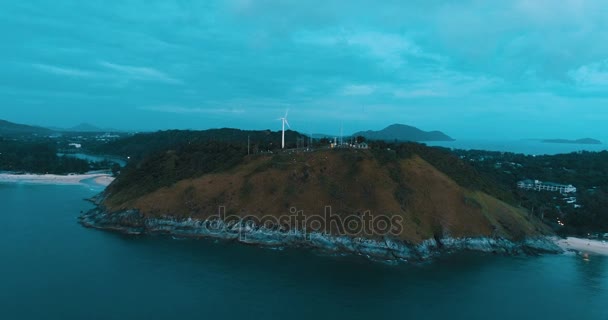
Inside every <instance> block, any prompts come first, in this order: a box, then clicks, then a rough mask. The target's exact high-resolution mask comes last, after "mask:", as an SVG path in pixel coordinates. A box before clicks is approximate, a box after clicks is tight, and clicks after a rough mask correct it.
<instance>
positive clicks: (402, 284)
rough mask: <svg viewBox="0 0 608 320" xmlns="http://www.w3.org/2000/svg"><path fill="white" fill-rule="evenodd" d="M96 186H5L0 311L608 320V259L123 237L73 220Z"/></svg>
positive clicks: (40, 315) (76, 315)
mask: <svg viewBox="0 0 608 320" xmlns="http://www.w3.org/2000/svg"><path fill="white" fill-rule="evenodd" d="M97 191H98V190H97ZM95 192H96V190H90V189H87V188H85V187H78V186H37V185H9V184H0V240H1V243H0V257H1V261H0V319H256V318H260V317H267V318H269V319H271V318H282V319H312V318H319V319H327V318H335V319H387V318H390V319H601V320H606V319H608V259H607V258H604V257H592V258H591V261H589V262H585V261H582V260H581V259H580V258H578V257H577V256H572V255H570V256H568V255H560V256H541V257H500V256H485V255H476V254H469V255H457V256H453V257H449V258H444V259H442V260H440V261H436V262H434V263H432V264H426V265H417V266H411V265H400V266H389V265H383V264H379V263H371V262H368V261H365V260H363V259H360V258H356V257H346V258H345V257H327V256H319V255H316V254H314V253H311V252H308V251H305V250H295V249H293V250H283V251H277V250H269V249H261V248H255V247H249V246H243V245H237V244H231V243H215V242H214V241H207V240H204V241H194V240H183V241H180V240H173V239H171V238H167V237H145V236H141V237H130V236H122V235H118V234H113V233H109V232H103V231H97V230H91V229H85V228H83V227H81V226H80V225H79V224H78V223H77V217H78V215H79V213H80V211H81V210H86V209H87V208H89V207H90V204H88V203H86V202H84V201H82V199H83V198H86V197H90V196H92V195H93V194H94V193H95Z"/></svg>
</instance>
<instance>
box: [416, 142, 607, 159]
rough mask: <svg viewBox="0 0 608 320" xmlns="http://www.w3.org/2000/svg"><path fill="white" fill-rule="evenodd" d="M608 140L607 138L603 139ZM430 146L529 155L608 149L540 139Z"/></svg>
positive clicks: (446, 143) (597, 145)
mask: <svg viewBox="0 0 608 320" xmlns="http://www.w3.org/2000/svg"><path fill="white" fill-rule="evenodd" d="M602 141H607V140H602ZM426 144H427V145H429V146H437V147H445V148H451V149H464V150H470V149H474V150H489V151H499V152H514V153H523V154H529V155H544V154H548V155H554V154H560V153H571V152H578V151H593V152H598V151H604V150H608V145H606V144H568V143H544V142H541V141H540V140H504V141H498V140H481V139H480V140H467V139H464V140H456V141H433V142H428V143H426Z"/></svg>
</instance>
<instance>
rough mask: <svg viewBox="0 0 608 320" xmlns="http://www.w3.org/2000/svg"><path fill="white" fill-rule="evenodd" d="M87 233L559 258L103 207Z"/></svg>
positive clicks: (523, 248)
mask: <svg viewBox="0 0 608 320" xmlns="http://www.w3.org/2000/svg"><path fill="white" fill-rule="evenodd" d="M80 223H81V224H82V225H84V226H85V227H89V228H96V229H103V230H111V231H116V232H121V233H125V234H134V235H137V234H166V235H172V236H174V237H181V238H217V239H224V240H232V241H237V242H241V243H245V244H252V245H260V246H271V247H306V248H313V249H320V250H321V251H324V252H328V253H335V254H355V255H361V256H364V257H367V258H369V259H373V260H382V261H412V262H417V261H424V260H428V259H432V258H435V257H438V256H440V255H442V254H449V253H452V252H457V251H478V252H487V253H498V254H505V255H521V254H542V253H562V252H563V250H562V249H561V248H560V247H559V246H557V245H556V244H555V242H554V241H553V240H552V239H551V238H549V237H537V238H528V239H525V240H523V241H519V242H513V241H510V240H507V239H502V238H487V237H472V238H442V239H428V240H425V241H423V242H422V243H420V244H410V243H407V242H404V241H401V240H396V239H391V238H388V237H385V238H383V239H369V238H361V237H351V236H334V235H328V234H325V233H318V232H312V233H304V232H302V231H294V230H281V229H269V228H265V227H263V226H256V225H253V224H251V223H248V222H238V223H233V224H226V223H224V222H223V221H220V220H195V219H184V220H177V219H174V218H170V217H164V218H146V217H143V216H142V215H140V213H139V212H138V211H136V210H126V211H122V212H116V213H108V212H107V211H106V210H105V209H104V208H103V207H102V206H99V207H97V208H95V209H92V210H90V211H89V212H87V213H85V214H83V215H82V216H81V217H80Z"/></svg>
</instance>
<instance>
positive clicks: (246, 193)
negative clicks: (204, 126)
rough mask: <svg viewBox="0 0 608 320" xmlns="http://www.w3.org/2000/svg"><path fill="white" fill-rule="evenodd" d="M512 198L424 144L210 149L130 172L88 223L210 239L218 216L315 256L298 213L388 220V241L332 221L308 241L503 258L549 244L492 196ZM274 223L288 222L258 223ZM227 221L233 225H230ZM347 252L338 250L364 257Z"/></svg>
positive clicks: (155, 159) (209, 145)
mask: <svg viewBox="0 0 608 320" xmlns="http://www.w3.org/2000/svg"><path fill="white" fill-rule="evenodd" d="M440 168H441V169H440ZM502 191H504V190H500V188H496V185H494V184H493V183H492V182H491V181H487V180H486V178H485V177H483V176H480V175H479V174H478V173H476V171H475V170H474V169H473V168H472V167H470V166H469V165H468V164H466V163H464V162H462V161H461V160H460V159H459V158H457V157H455V156H452V155H450V154H449V153H448V152H446V151H443V150H440V149H435V148H428V147H426V146H424V145H419V144H413V143H410V144H402V145H399V146H397V145H394V146H391V148H386V146H384V145H381V144H380V145H379V146H378V147H377V148H374V149H371V150H354V149H345V150H329V149H323V150H317V151H314V152H280V153H275V154H258V155H250V156H247V155H246V153H245V150H244V149H243V147H242V145H241V146H238V145H230V144H229V143H225V142H218V141H207V142H205V143H199V144H197V145H194V146H193V145H192V144H190V145H189V146H187V147H186V146H184V147H182V148H177V149H175V150H163V151H160V152H157V153H154V154H152V155H150V156H147V157H145V158H144V159H143V160H142V161H140V162H139V163H137V164H134V163H132V164H131V165H130V166H129V167H128V168H127V169H125V172H123V173H121V175H120V176H119V177H118V179H117V180H116V181H115V182H114V183H113V184H112V185H110V186H109V187H108V189H107V190H106V193H105V194H104V196H103V198H102V202H101V203H100V206H99V208H97V209H95V210H93V211H91V212H89V213H87V214H85V215H84V216H83V217H82V222H83V224H85V225H87V226H92V227H97V228H103V229H112V230H122V231H124V232H130V233H133V232H135V233H140V232H153V233H154V232H161V233H171V234H175V235H178V236H180V235H187V236H195V237H199V236H210V234H209V233H208V232H207V231H206V229H205V227H202V226H208V224H209V223H212V221H216V222H214V223H218V222H217V221H218V220H217V219H218V217H217V213H218V210H220V211H221V210H224V212H225V213H226V214H227V215H228V216H231V217H236V218H240V219H243V221H244V222H243V221H241V222H239V223H245V224H246V225H247V223H249V227H247V228H253V229H251V230H253V231H251V230H250V231H251V232H249V236H252V237H254V238H256V239H257V240H251V239H250V240H251V241H252V242H251V243H261V244H273V245H277V244H295V245H305V246H308V245H310V243H308V242H301V241H297V242H296V243H292V242H290V241H292V240H293V239H292V238H290V237H289V236H286V234H289V232H290V231H293V230H294V229H295V230H296V231H297V230H300V229H298V227H297V226H294V225H292V224H291V220H289V221H285V220H282V219H285V217H287V216H289V214H290V213H295V211H298V212H302V213H303V215H304V216H306V217H307V219H308V218H310V217H313V216H323V215H324V214H326V213H327V210H328V208H331V213H332V214H335V215H336V216H337V217H338V219H344V220H341V221H346V220H348V219H352V218H357V217H359V218H361V219H363V217H366V216H369V217H370V219H371V220H372V221H376V220H378V219H383V218H387V217H390V218H391V222H393V221H398V226H399V228H395V229H394V230H393V229H392V227H394V226H395V225H394V224H391V230H392V231H395V233H392V234H391V235H390V236H387V235H386V234H385V233H382V232H377V231H376V229H372V231H371V232H364V231H363V230H358V231H357V232H355V233H349V234H348V235H346V236H344V232H343V231H344V230H343V229H341V227H340V225H334V224H332V222H330V221H329V220H327V219H325V220H321V221H316V224H314V223H313V222H312V221H311V220H305V221H306V222H305V227H304V230H308V231H309V232H310V231H311V230H313V231H314V230H324V233H323V234H324V235H326V236H327V237H329V238H324V239H326V241H325V240H324V241H325V242H324V244H319V245H313V246H315V247H324V248H327V246H330V247H333V246H335V245H337V244H336V241H338V242H339V243H343V242H344V241H346V242H350V241H361V240H355V239H369V241H372V242H373V243H375V245H377V246H380V247H384V246H388V244H387V242H386V241H388V240H387V239H389V238H390V239H391V240H390V241H397V243H400V245H398V246H400V248H402V249H403V250H406V249H407V248H410V246H418V247H416V248H418V249H416V250H423V249H420V248H422V247H420V246H423V247H424V246H427V245H429V243H433V245H432V246H434V247H435V248H436V249H437V248H439V249H441V248H442V247H443V246H446V248H447V247H455V246H463V248H470V247H475V248H478V249H479V248H482V250H490V251H492V250H499V251H503V252H505V250H506V251H509V250H516V249H515V248H518V247H517V246H516V245H515V244H514V243H515V242H523V241H528V240H529V239H532V238H537V237H541V236H543V235H546V234H550V233H551V231H549V229H547V228H546V227H545V226H544V225H543V224H542V223H541V222H539V221H538V220H537V219H536V218H535V217H534V216H532V215H529V214H528V213H527V212H526V211H525V210H522V209H519V208H516V207H514V206H512V205H510V204H508V203H507V202H505V201H502V200H499V199H498V198H497V197H496V196H494V195H499V196H500V195H501V193H502ZM492 194H494V195H492ZM507 198H508V196H507V197H505V200H507ZM349 217H350V218H349ZM265 219H270V220H272V219H274V220H273V221H278V222H275V223H271V224H269V225H267V224H263V222H260V221H266V220H265ZM289 219H291V218H289ZM219 221H220V223H226V224H229V222H228V221H226V220H225V219H223V218H220V220H219ZM256 221H257V222H256ZM281 221H282V222H281ZM309 221H310V222H309ZM308 223H310V225H308ZM260 224H262V225H260ZM237 225H238V228H239V230H240V228H243V226H242V225H241V224H237ZM237 225H235V224H229V225H228V226H229V228H230V230H231V231H225V232H224V233H222V234H211V236H218V237H229V235H228V234H231V233H232V232H234V230H235V229H234V228H236V226H237ZM301 227H302V225H300V228H301ZM392 231H391V232H392ZM277 235H280V237H278V238H277ZM324 237H325V236H324ZM387 237H389V238H387ZM289 239H292V240H289ZM472 239H473V240H472ZM285 241H287V242H285ZM327 241H329V242H327ZM429 241H430V242H429ZM479 241H481V242H479ZM330 243H331V244H330ZM391 243H392V242H391ZM506 243H508V245H506ZM337 246H338V247H340V249H337V250H338V251H348V252H353V251H356V252H359V253H361V251H357V250H359V249H357V250H351V249H352V248H351V249H348V248H349V247H348V246H346V247H343V246H342V245H337ZM477 246H479V247H477ZM509 248H510V249H509ZM334 249H335V248H334ZM439 249H437V250H439ZM379 250H380V251H382V252H384V253H378V254H376V253H374V254H371V255H372V256H382V257H385V254H386V252H388V251H390V252H393V251H394V250H393V249H390V248H389V249H387V248H384V249H379ZM387 250H388V251H387ZM400 250H401V249H400ZM408 250H409V249H408ZM417 252H418V251H417ZM509 252H510V251H509ZM393 253H394V252H393ZM393 253H391V254H393Z"/></svg>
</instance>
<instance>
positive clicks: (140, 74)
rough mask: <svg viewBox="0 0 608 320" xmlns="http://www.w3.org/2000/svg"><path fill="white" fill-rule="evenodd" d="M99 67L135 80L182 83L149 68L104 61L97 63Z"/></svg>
mask: <svg viewBox="0 0 608 320" xmlns="http://www.w3.org/2000/svg"><path fill="white" fill-rule="evenodd" d="M99 65H101V66H102V67H105V68H107V69H110V70H113V71H116V72H118V73H120V74H121V75H123V76H125V77H127V78H130V79H136V80H146V81H159V82H165V83H171V84H181V83H182V81H181V80H179V79H176V78H173V77H171V76H169V75H167V74H166V73H164V72H162V71H159V70H157V69H154V68H150V67H137V66H129V65H121V64H115V63H110V62H106V61H101V62H99Z"/></svg>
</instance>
